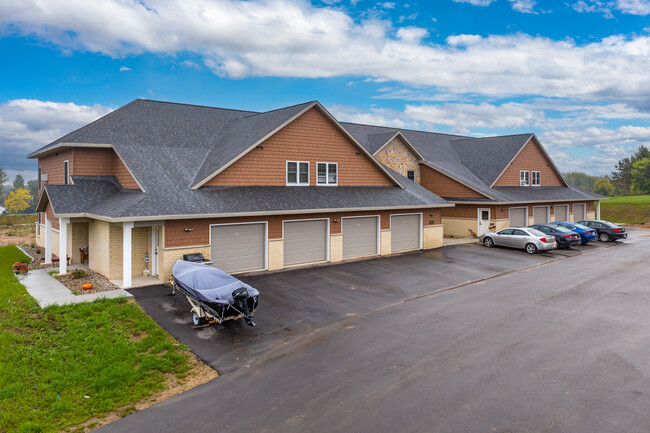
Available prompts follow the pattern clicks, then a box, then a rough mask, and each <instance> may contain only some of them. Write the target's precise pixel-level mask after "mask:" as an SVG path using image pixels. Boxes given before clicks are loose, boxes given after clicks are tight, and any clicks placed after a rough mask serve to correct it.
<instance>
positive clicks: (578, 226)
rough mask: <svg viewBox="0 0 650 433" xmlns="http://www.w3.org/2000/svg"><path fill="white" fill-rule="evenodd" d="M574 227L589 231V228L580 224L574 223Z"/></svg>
mask: <svg viewBox="0 0 650 433" xmlns="http://www.w3.org/2000/svg"><path fill="white" fill-rule="evenodd" d="M574 226H576V227H577V228H579V229H581V230H591V229H590V228H589V227H587V226H583V225H582V224H577V223H576V224H574Z"/></svg>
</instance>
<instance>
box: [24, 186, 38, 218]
mask: <svg viewBox="0 0 650 433" xmlns="http://www.w3.org/2000/svg"><path fill="white" fill-rule="evenodd" d="M27 190H28V191H29V195H31V196H32V201H31V203H30V205H29V209H27V212H28V213H33V212H35V211H36V205H37V204H38V181H37V180H30V181H29V182H27Z"/></svg>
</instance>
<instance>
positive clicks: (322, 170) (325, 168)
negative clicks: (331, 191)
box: [316, 162, 338, 186]
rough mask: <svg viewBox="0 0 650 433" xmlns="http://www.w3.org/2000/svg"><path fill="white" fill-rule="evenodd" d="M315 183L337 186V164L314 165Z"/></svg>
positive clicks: (320, 163)
mask: <svg viewBox="0 0 650 433" xmlns="http://www.w3.org/2000/svg"><path fill="white" fill-rule="evenodd" d="M316 169H317V172H316V183H317V184H318V185H334V186H335V185H337V184H338V164H337V163H335V162H319V163H317V164H316Z"/></svg>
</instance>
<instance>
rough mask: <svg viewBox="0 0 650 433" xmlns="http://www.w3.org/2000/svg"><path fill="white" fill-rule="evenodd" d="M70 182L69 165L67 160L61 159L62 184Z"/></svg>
mask: <svg viewBox="0 0 650 433" xmlns="http://www.w3.org/2000/svg"><path fill="white" fill-rule="evenodd" d="M69 183H70V165H69V163H68V161H63V184H64V185H67V184H69Z"/></svg>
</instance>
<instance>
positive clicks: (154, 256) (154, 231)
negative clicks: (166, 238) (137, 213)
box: [151, 226, 160, 275]
mask: <svg viewBox="0 0 650 433" xmlns="http://www.w3.org/2000/svg"><path fill="white" fill-rule="evenodd" d="M159 247H160V228H158V227H156V226H153V227H151V275H158V248H159Z"/></svg>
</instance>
